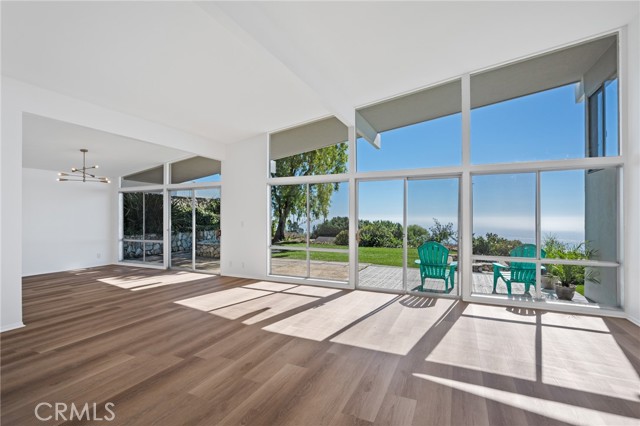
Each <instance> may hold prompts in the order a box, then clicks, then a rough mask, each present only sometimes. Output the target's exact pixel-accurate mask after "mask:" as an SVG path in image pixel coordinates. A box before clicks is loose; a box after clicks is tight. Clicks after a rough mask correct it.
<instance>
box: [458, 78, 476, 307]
mask: <svg viewBox="0 0 640 426" xmlns="http://www.w3.org/2000/svg"><path fill="white" fill-rule="evenodd" d="M461 82H462V100H461V101H462V105H461V106H462V111H461V112H462V179H461V181H460V183H461V188H460V193H461V196H460V199H461V204H460V207H459V209H460V216H461V221H460V226H459V227H458V229H459V230H458V232H459V237H458V269H459V271H458V274H459V275H458V276H459V277H460V288H461V290H462V292H461V295H462V300H468V299H469V298H470V297H471V290H472V287H473V270H472V268H471V263H472V260H471V255H472V252H473V217H472V210H471V209H472V200H473V193H472V187H471V172H470V169H471V76H470V75H469V74H465V75H463V76H462V81H461Z"/></svg>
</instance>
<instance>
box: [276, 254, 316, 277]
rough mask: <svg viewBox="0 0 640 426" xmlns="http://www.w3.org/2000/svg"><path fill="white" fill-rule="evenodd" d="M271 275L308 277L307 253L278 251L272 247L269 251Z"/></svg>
mask: <svg viewBox="0 0 640 426" xmlns="http://www.w3.org/2000/svg"><path fill="white" fill-rule="evenodd" d="M271 275H284V276H291V277H301V278H306V277H308V276H309V274H308V271H307V251H306V250H278V249H277V247H274V248H273V249H271Z"/></svg>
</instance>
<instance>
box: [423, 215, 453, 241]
mask: <svg viewBox="0 0 640 426" xmlns="http://www.w3.org/2000/svg"><path fill="white" fill-rule="evenodd" d="M433 223H434V225H433V226H431V227H429V233H430V234H431V239H432V240H433V241H437V242H439V243H443V244H444V243H447V242H449V240H453V241H455V242H458V232H457V231H454V230H453V223H451V222H449V223H447V224H446V225H443V224H441V223H440V221H439V220H438V219H436V218H435V217H434V218H433Z"/></svg>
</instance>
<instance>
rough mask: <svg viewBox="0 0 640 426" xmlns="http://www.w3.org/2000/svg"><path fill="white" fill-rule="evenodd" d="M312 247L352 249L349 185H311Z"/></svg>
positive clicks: (342, 183) (343, 183) (345, 183)
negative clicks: (350, 241)
mask: <svg viewBox="0 0 640 426" xmlns="http://www.w3.org/2000/svg"><path fill="white" fill-rule="evenodd" d="M309 196H310V198H309V210H310V212H309V213H310V217H311V241H310V244H309V245H310V246H311V247H320V248H338V249H345V250H347V249H348V248H349V184H348V183H347V182H341V183H318V184H311V185H309Z"/></svg>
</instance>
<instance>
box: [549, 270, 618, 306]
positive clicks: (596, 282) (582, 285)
mask: <svg viewBox="0 0 640 426" xmlns="http://www.w3.org/2000/svg"><path fill="white" fill-rule="evenodd" d="M545 269H546V273H545V274H544V275H543V279H542V285H543V290H542V295H543V296H544V297H545V299H546V301H547V302H556V301H558V302H565V303H568V302H570V303H573V304H597V305H599V306H608V307H619V306H620V301H619V297H620V296H619V293H618V268H616V267H601V266H580V265H567V264H560V265H545ZM562 283H564V284H565V285H564V286H563V285H562Z"/></svg>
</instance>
